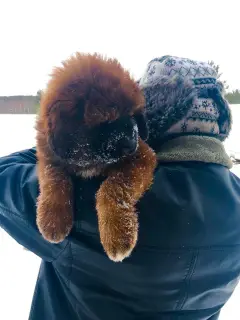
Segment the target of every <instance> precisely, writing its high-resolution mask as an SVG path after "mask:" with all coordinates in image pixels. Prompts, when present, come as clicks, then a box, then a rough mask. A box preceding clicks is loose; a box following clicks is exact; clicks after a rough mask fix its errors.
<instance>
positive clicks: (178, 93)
mask: <svg viewBox="0 0 240 320" xmlns="http://www.w3.org/2000/svg"><path fill="white" fill-rule="evenodd" d="M143 92H144V95H145V99H146V116H147V120H148V128H149V140H148V143H149V145H150V146H151V147H152V148H153V149H154V150H155V151H158V148H159V146H160V145H161V143H160V142H161V140H163V139H164V134H165V133H166V132H167V131H168V129H169V128H170V127H171V126H173V125H174V124H175V123H177V122H178V121H179V119H181V118H183V117H184V116H185V115H186V114H187V112H188V111H189V110H190V108H191V105H192V102H193V99H194V97H195V96H196V90H195V89H194V88H193V87H192V85H191V83H190V82H189V81H184V79H182V78H180V77H173V78H169V77H167V76H163V77H161V78H159V79H157V80H156V81H155V82H154V83H152V84H151V86H147V87H145V88H143Z"/></svg>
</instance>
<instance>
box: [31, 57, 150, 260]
mask: <svg viewBox="0 0 240 320" xmlns="http://www.w3.org/2000/svg"><path fill="white" fill-rule="evenodd" d="M36 129H37V157H38V176H39V184H40V195H39V198H38V207H37V225H38V228H39V230H40V232H41V233H42V235H43V237H44V238H45V239H47V240H48V241H51V242H55V243H57V242H60V241H62V240H64V238H65V237H66V236H67V235H68V234H69V232H70V230H71V228H72V225H73V186H72V179H71V177H72V175H80V176H82V177H85V178H86V177H92V176H96V175H103V176H104V177H106V179H105V180H104V182H103V183H102V185H101V187H100V189H99V191H98V192H97V195H96V209H97V214H98V221H99V231H100V238H101V242H102V245H103V247H104V249H105V251H106V253H107V255H108V256H109V258H110V259H112V260H114V261H121V260H123V259H124V258H125V257H127V256H129V255H130V253H131V251H132V249H133V248H134V246H135V244H136V241H137V234H138V218H137V213H136V212H135V208H134V206H135V204H136V202H137V201H138V200H139V198H140V197H141V196H142V195H143V193H144V192H145V191H146V190H147V189H148V188H149V187H150V185H151V183H152V179H153V171H154V169H155V166H156V156H155V153H154V152H153V151H152V149H150V148H149V146H148V145H147V144H146V143H145V142H143V140H146V138H147V135H148V131H147V127H146V121H145V118H144V98H143V95H142V93H141V92H140V90H139V88H138V86H137V84H136V83H135V82H134V80H133V79H132V78H131V77H130V75H129V73H128V72H127V71H126V70H124V69H123V68H122V66H121V65H120V64H119V63H118V62H117V61H116V60H113V59H107V58H103V57H102V56H100V55H97V54H94V55H87V54H80V53H77V54H76V55H74V56H72V57H71V58H70V59H68V60H67V61H65V62H63V64H62V66H61V67H58V68H55V69H54V71H53V73H52V76H51V79H50V81H49V83H48V86H47V89H46V91H45V92H44V94H43V97H42V99H41V105H40V113H39V118H38V120H37V125H36Z"/></svg>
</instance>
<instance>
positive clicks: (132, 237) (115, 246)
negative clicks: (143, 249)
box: [99, 212, 138, 262]
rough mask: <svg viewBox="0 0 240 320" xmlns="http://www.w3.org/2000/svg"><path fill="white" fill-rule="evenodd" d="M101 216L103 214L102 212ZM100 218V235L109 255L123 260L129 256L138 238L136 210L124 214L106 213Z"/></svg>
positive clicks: (118, 260)
mask: <svg viewBox="0 0 240 320" xmlns="http://www.w3.org/2000/svg"><path fill="white" fill-rule="evenodd" d="M100 216H101V214H100ZM102 218H103V219H100V221H99V223H100V237H101V242H102V245H103V247H104V250H105V252H106V253H107V255H108V257H109V258H110V259H111V260H112V261H115V262H121V261H123V260H124V259H125V258H127V257H129V256H130V254H131V253H132V250H133V249H134V247H135V245H136V242H137V238H138V219H137V215H136V213H135V212H129V213H128V214H126V212H124V214H123V215H122V216H119V215H117V216H114V215H113V214H111V215H107V214H106V215H104V217H103V216H102Z"/></svg>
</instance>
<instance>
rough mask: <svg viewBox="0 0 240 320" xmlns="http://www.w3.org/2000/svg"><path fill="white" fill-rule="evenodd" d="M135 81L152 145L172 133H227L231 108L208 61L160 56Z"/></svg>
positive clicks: (213, 134)
mask: <svg viewBox="0 0 240 320" xmlns="http://www.w3.org/2000/svg"><path fill="white" fill-rule="evenodd" d="M138 83H139V86H140V88H141V89H142V90H143V92H144V95H145V99H146V114H147V118H148V125H149V131H150V139H149V140H150V141H149V142H150V144H151V145H152V146H153V147H156V145H157V144H159V141H161V140H165V139H166V138H169V137H171V136H172V137H174V136H180V135H207V136H213V137H216V138H218V139H219V140H221V141H223V140H225V139H226V137H227V136H228V135H229V132H230V129H231V113H230V108H229V105H228V103H227V101H226V100H225V99H224V97H223V91H224V88H223V85H222V83H221V82H220V81H218V80H217V74H216V72H215V70H214V69H213V68H212V67H211V66H210V65H209V64H208V63H205V62H199V61H194V60H190V59H185V58H179V57H174V56H163V57H161V58H156V59H153V60H152V61H150V63H149V64H148V66H147V70H146V72H145V73H144V75H143V77H142V78H141V79H140V80H139V82H138Z"/></svg>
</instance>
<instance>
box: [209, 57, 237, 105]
mask: <svg viewBox="0 0 240 320" xmlns="http://www.w3.org/2000/svg"><path fill="white" fill-rule="evenodd" d="M208 63H209V64H210V66H212V67H213V69H214V70H215V71H216V73H217V79H219V80H221V82H222V83H223V85H224V88H225V91H226V95H225V98H226V99H227V101H228V102H229V103H230V104H240V90H239V89H237V90H233V91H229V90H228V89H229V85H228V84H227V81H226V80H222V79H220V78H221V77H222V73H220V66H219V65H217V64H216V63H215V62H214V61H212V60H211V61H208Z"/></svg>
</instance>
